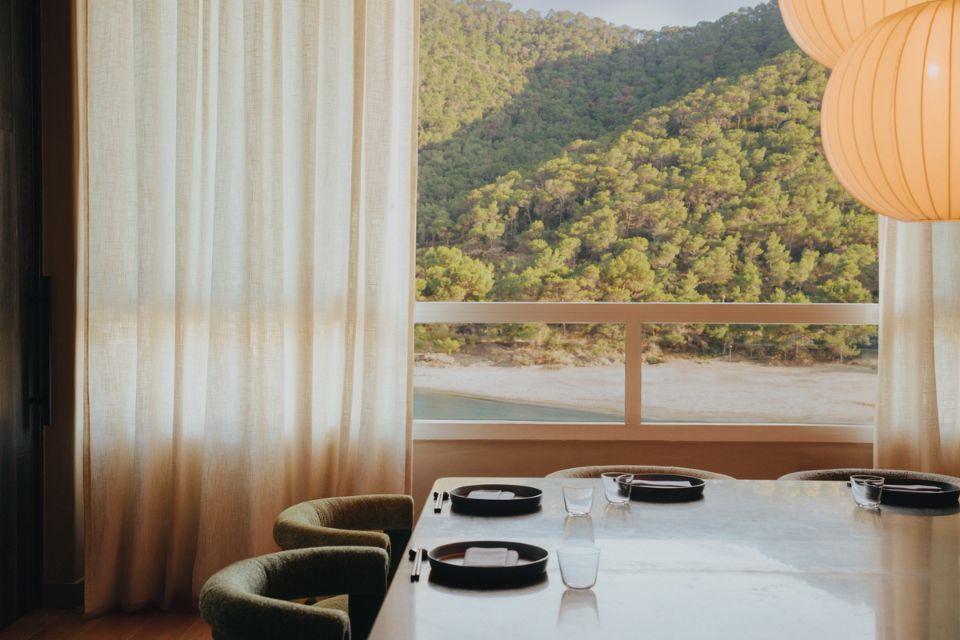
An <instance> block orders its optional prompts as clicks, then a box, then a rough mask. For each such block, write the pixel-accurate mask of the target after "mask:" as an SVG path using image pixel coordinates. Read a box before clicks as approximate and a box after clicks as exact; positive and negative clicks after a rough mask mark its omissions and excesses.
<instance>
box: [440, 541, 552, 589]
mask: <svg viewBox="0 0 960 640" xmlns="http://www.w3.org/2000/svg"><path fill="white" fill-rule="evenodd" d="M470 547H488V548H496V547H505V548H507V549H511V550H513V551H516V552H517V554H518V555H519V556H520V561H519V562H518V563H517V564H516V565H514V566H512V567H465V566H463V564H461V562H462V560H463V554H465V553H466V552H467V549H469V548H470ZM549 555H550V554H549V553H548V552H547V550H546V549H543V548H541V547H537V546H534V545H532V544H524V543H522V542H504V541H501V540H474V541H471V542H454V543H451V544H444V545H440V546H439V547H434V548H433V549H431V550H430V551H429V552H427V559H428V560H429V561H430V580H432V581H434V582H439V583H441V584H445V585H450V586H456V587H467V588H473V589H499V588H509V587H516V586H517V585H522V584H530V583H533V582H538V581H539V580H542V579H543V577H544V574H546V572H547V558H548V557H549Z"/></svg>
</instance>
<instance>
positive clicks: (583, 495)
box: [563, 484, 593, 516]
mask: <svg viewBox="0 0 960 640" xmlns="http://www.w3.org/2000/svg"><path fill="white" fill-rule="evenodd" d="M563 506H564V508H565V509H566V510H567V513H569V514H570V515H572V516H588V515H590V510H591V509H592V508H593V487H592V486H584V485H582V484H581V485H570V484H565V485H563Z"/></svg>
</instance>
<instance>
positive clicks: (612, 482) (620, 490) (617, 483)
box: [600, 471, 633, 505]
mask: <svg viewBox="0 0 960 640" xmlns="http://www.w3.org/2000/svg"><path fill="white" fill-rule="evenodd" d="M600 480H601V481H602V482H603V495H604V496H606V498H607V502H609V503H610V504H617V505H623V504H628V503H629V502H630V489H631V487H632V486H633V485H632V483H633V474H632V473H619V472H616V471H608V472H606V473H603V474H600Z"/></svg>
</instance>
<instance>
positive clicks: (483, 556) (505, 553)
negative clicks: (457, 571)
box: [463, 547, 520, 567]
mask: <svg viewBox="0 0 960 640" xmlns="http://www.w3.org/2000/svg"><path fill="white" fill-rule="evenodd" d="M518 560H520V554H519V553H517V552H516V551H514V550H513V549H507V548H506V547H492V548H491V547H469V548H468V549H467V551H466V553H464V554H463V566H465V567H512V566H515V565H516V564H517V561H518Z"/></svg>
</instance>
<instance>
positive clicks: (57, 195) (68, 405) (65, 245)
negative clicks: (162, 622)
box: [40, 0, 83, 606]
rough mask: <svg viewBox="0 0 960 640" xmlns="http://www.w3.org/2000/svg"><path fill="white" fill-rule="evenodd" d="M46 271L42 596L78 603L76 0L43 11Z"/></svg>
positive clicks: (52, 2) (51, 602)
mask: <svg viewBox="0 0 960 640" xmlns="http://www.w3.org/2000/svg"><path fill="white" fill-rule="evenodd" d="M40 11H41V12H40V49H41V80H40V88H41V114H40V115H41V123H42V131H43V135H42V138H41V158H42V176H43V192H42V198H43V212H44V214H43V215H44V219H43V257H44V259H43V270H44V274H45V275H47V276H49V277H50V278H51V282H50V287H51V337H50V339H51V351H52V359H53V371H52V382H51V384H52V389H53V391H52V393H53V407H52V412H51V413H52V424H50V425H49V427H47V429H46V430H45V432H44V443H43V464H44V492H43V503H44V508H43V516H44V544H43V547H44V558H43V559H44V601H45V605H47V606H61V605H70V604H79V603H80V601H81V598H82V579H83V476H82V468H83V466H82V458H81V452H82V448H81V445H82V440H83V438H82V433H80V432H79V431H78V427H77V421H76V417H77V415H76V411H77V410H79V408H78V407H75V399H74V378H75V376H74V344H75V335H76V312H75V307H76V288H75V282H76V250H75V245H76V229H75V224H74V215H73V212H74V185H73V174H74V166H75V165H74V163H75V153H74V126H73V112H72V109H73V86H72V84H73V72H72V64H73V62H72V51H73V48H72V47H73V37H72V29H71V2H70V0H43V2H42V4H41V10H40Z"/></svg>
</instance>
